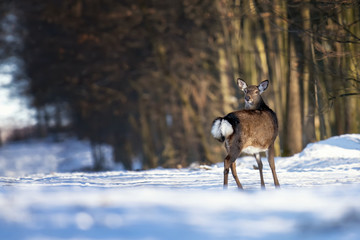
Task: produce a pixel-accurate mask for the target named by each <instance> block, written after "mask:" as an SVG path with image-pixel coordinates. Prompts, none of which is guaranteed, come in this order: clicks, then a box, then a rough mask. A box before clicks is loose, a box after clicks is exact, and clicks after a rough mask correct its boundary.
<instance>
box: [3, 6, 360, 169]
mask: <svg viewBox="0 0 360 240" xmlns="http://www.w3.org/2000/svg"><path fill="white" fill-rule="evenodd" d="M0 26H1V27H0V89H1V91H0V95H1V96H0V101H1V111H0V117H1V119H0V121H1V122H0V131H1V142H0V143H1V144H4V143H6V142H9V141H19V140H23V139H27V138H44V137H47V136H49V135H52V136H55V137H54V138H55V140H58V141H60V140H61V137H60V136H64V134H66V135H67V136H76V137H78V138H80V139H87V140H89V141H90V142H91V147H92V150H93V158H94V163H95V166H94V169H97V170H101V169H102V168H103V162H102V159H103V153H102V148H101V146H103V144H106V145H109V146H111V147H112V149H113V150H112V156H113V160H114V161H115V162H117V163H121V164H122V165H123V166H124V168H125V169H131V168H132V166H133V161H134V159H137V161H140V162H141V166H142V168H144V169H148V168H154V167H157V166H163V167H180V166H181V167H186V166H188V165H189V164H190V163H192V162H195V161H197V162H201V163H205V164H211V163H215V162H219V161H222V160H223V157H224V149H223V146H222V145H221V144H219V143H218V142H217V141H215V140H214V139H213V138H212V137H211V135H210V128H211V124H212V121H213V119H214V118H215V117H218V116H222V115H225V114H226V113H228V112H231V111H234V110H237V109H241V108H243V104H244V103H243V100H242V98H243V95H242V93H241V92H240V90H239V89H238V87H237V86H236V79H237V78H238V77H241V78H243V79H244V80H245V81H246V82H247V83H248V84H257V83H259V82H260V81H262V80H265V79H269V80H270V86H269V88H268V90H267V91H266V92H265V93H264V94H263V98H264V99H265V102H266V103H267V104H268V105H269V106H270V107H271V108H272V109H274V110H275V112H276V113H277V116H278V119H279V125H280V133H279V137H278V138H277V141H276V155H277V156H279V155H282V156H288V155H292V154H295V153H297V152H300V151H301V150H302V149H303V148H304V147H305V146H306V144H307V143H309V142H314V141H318V140H321V139H325V138H328V137H330V136H333V135H340V134H344V133H359V132H360V111H359V109H360V75H359V74H360V68H359V66H360V5H359V2H358V1H355V0H341V1H327V0H321V1H320V0H305V1H297V0H291V1H285V0H273V1H270V0H250V1H248V0H171V1H164V0H163V1H158V0H122V1H117V0H103V1H100V0H99V1H93V0H51V1H41V0H16V1H11V0H2V1H1V2H0ZM9 92H10V93H9ZM6 96H8V97H6ZM9 98H10V100H11V101H10V100H9ZM7 114H8V115H7Z"/></svg>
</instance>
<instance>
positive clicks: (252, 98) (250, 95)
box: [237, 78, 269, 110]
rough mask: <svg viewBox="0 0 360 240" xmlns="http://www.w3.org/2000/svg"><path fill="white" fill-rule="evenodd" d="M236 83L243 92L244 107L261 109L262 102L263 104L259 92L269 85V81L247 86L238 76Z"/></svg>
mask: <svg viewBox="0 0 360 240" xmlns="http://www.w3.org/2000/svg"><path fill="white" fill-rule="evenodd" d="M237 84H238V86H239V88H240V89H241V90H242V91H243V92H244V93H245V109H252V110H254V109H261V108H262V106H263V104H265V103H264V101H263V99H262V97H261V94H262V93H263V92H264V91H265V90H266V89H267V87H268V86H269V81H268V80H265V81H262V82H261V83H260V84H259V85H258V86H256V85H250V86H248V85H247V84H246V82H244V81H243V80H242V79H240V78H238V80H237Z"/></svg>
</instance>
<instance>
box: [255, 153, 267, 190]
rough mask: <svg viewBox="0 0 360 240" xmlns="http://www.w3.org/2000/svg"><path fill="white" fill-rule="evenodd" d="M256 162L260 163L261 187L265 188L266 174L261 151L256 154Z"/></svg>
mask: <svg viewBox="0 0 360 240" xmlns="http://www.w3.org/2000/svg"><path fill="white" fill-rule="evenodd" d="M254 156H255V159H256V162H257V164H258V167H257V168H258V169H259V173H260V181H261V188H262V189H265V182H264V176H263V171H262V170H263V164H262V162H261V156H260V153H256V154H254Z"/></svg>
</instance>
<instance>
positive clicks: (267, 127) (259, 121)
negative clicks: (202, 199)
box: [211, 78, 280, 189]
mask: <svg viewBox="0 0 360 240" xmlns="http://www.w3.org/2000/svg"><path fill="white" fill-rule="evenodd" d="M237 83H238V86H239V87H240V89H241V90H242V91H243V92H244V93H245V109H244V110H240V111H235V112H231V113H229V114H228V115H226V116H225V117H218V118H216V119H215V120H214V122H213V125H212V128H211V134H212V135H213V136H214V138H215V139H217V140H219V141H220V142H224V141H225V148H226V151H227V156H226V157H225V159H224V188H226V187H227V185H228V175H229V169H231V172H232V175H233V177H234V179H235V181H236V184H237V186H238V188H240V189H242V185H241V183H240V180H239V178H238V176H237V173H236V163H235V161H236V159H237V158H238V157H239V155H240V153H246V154H251V155H254V157H255V159H256V161H257V164H258V169H259V172H260V180H261V187H262V188H265V182H264V178H263V172H262V170H263V164H262V162H261V157H260V153H261V152H266V151H267V155H268V162H269V165H270V168H271V171H272V175H273V178H274V184H275V186H276V187H280V184H279V180H278V178H277V175H276V171H275V161H274V155H275V152H274V141H275V139H276V136H277V135H278V121H277V117H276V114H275V112H274V111H272V110H271V109H270V108H269V107H268V106H267V105H266V104H265V102H264V100H263V99H262V97H261V94H262V93H263V92H264V91H265V90H266V89H267V87H268V86H269V81H268V80H265V81H262V82H261V83H260V84H259V85H258V86H255V85H250V86H247V84H246V83H245V82H244V81H243V80H241V79H240V78H239V79H238V80H237Z"/></svg>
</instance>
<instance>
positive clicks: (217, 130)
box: [211, 118, 234, 141]
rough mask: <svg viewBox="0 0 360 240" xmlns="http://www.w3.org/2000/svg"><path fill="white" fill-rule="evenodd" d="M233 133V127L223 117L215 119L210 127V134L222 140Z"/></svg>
mask: <svg viewBox="0 0 360 240" xmlns="http://www.w3.org/2000/svg"><path fill="white" fill-rule="evenodd" d="M233 133H234V129H233V127H232V126H231V124H230V123H229V122H228V121H227V120H225V119H221V118H219V119H217V120H215V121H214V124H213V126H212V128H211V134H212V135H213V137H214V138H216V139H218V140H220V141H224V140H225V138H227V137H228V136H230V135H231V134H233Z"/></svg>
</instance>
